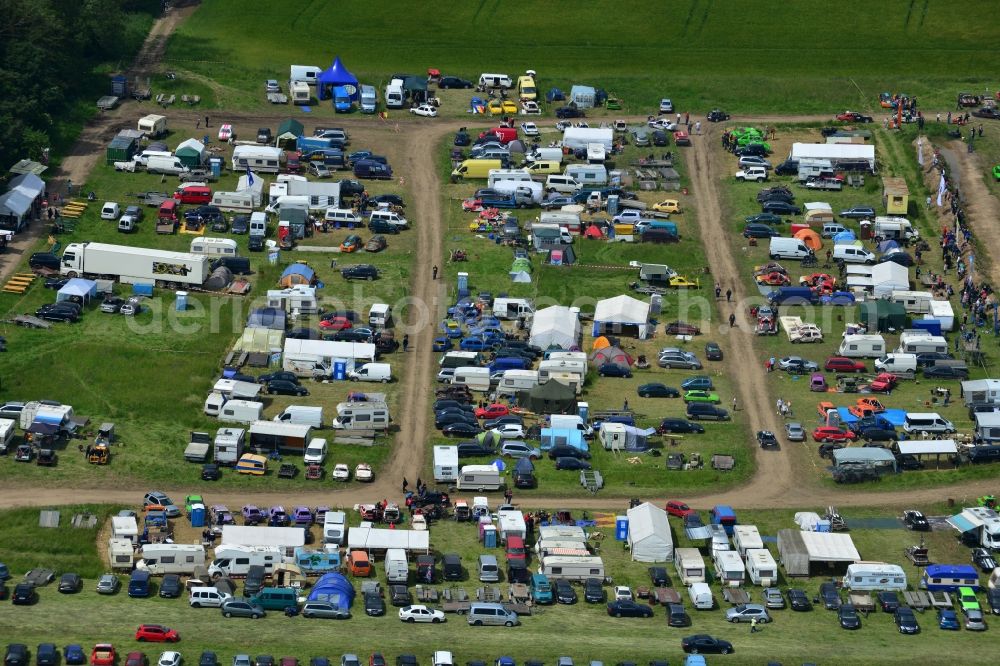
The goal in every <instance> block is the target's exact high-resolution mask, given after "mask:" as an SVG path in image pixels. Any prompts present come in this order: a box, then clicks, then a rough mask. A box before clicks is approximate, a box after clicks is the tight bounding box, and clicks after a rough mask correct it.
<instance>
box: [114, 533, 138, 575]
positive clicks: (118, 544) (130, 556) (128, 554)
mask: <svg viewBox="0 0 1000 666" xmlns="http://www.w3.org/2000/svg"><path fill="white" fill-rule="evenodd" d="M108 563H109V564H110V565H111V568H112V569H114V570H115V571H118V570H122V571H131V570H132V568H133V567H134V565H135V548H134V547H133V546H132V542H131V541H129V540H128V539H116V538H114V537H112V538H111V539H108Z"/></svg>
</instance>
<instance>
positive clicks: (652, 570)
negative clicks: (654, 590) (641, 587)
mask: <svg viewBox="0 0 1000 666" xmlns="http://www.w3.org/2000/svg"><path fill="white" fill-rule="evenodd" d="M647 571H648V573H649V581H650V582H651V583H652V584H653V585H655V586H656V587H667V586H668V585H670V576H669V575H668V574H667V570H666V569H665V568H663V567H649V569H647Z"/></svg>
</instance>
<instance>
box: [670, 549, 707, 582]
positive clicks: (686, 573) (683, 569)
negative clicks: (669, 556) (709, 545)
mask: <svg viewBox="0 0 1000 666" xmlns="http://www.w3.org/2000/svg"><path fill="white" fill-rule="evenodd" d="M674 569H675V570H676V571H677V576H678V577H679V578H680V581H681V584H683V585H693V584H695V583H704V582H705V560H704V559H703V558H702V556H701V552H700V551H699V550H698V549H697V548H675V549H674Z"/></svg>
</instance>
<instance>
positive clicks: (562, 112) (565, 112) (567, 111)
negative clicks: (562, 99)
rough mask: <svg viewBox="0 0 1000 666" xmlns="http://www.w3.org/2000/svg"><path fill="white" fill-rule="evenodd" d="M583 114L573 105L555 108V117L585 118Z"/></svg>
mask: <svg viewBox="0 0 1000 666" xmlns="http://www.w3.org/2000/svg"><path fill="white" fill-rule="evenodd" d="M586 117H587V114H585V113H584V112H583V111H581V110H580V109H578V108H576V107H575V106H560V107H559V108H558V109H556V118H586Z"/></svg>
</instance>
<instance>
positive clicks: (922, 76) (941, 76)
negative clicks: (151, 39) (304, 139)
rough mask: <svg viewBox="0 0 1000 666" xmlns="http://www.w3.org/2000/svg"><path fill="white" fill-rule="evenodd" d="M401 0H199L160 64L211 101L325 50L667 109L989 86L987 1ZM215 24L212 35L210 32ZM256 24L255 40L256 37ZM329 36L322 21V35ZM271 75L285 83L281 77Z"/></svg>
mask: <svg viewBox="0 0 1000 666" xmlns="http://www.w3.org/2000/svg"><path fill="white" fill-rule="evenodd" d="M443 9H444V8H443V7H442V6H441V5H438V4H434V3H430V4H417V5H414V4H412V3H403V2H389V3H381V4H380V5H379V6H378V7H377V8H375V7H372V6H371V5H368V4H365V3H336V4H329V3H325V2H320V1H317V0H313V1H311V2H302V3H297V4H296V5H295V6H294V7H288V6H285V5H282V4H254V5H251V6H247V5H246V4H245V3H242V2H236V1H234V0H219V1H217V2H211V3H206V4H205V5H204V6H203V7H201V8H200V9H199V10H198V12H197V13H196V14H195V16H194V17H193V18H192V20H190V21H188V22H186V23H185V24H183V25H182V26H181V28H180V29H179V31H178V32H177V34H176V35H175V36H174V37H173V38H172V39H171V41H170V45H169V48H168V52H167V59H166V63H165V64H166V66H167V67H169V68H171V69H178V70H182V71H187V72H191V73H192V74H194V75H196V76H197V77H200V78H203V79H212V80H214V81H215V83H213V84H211V87H213V88H214V89H215V95H216V101H217V103H218V104H220V105H222V106H223V107H227V106H232V103H233V102H239V103H248V104H256V105H261V104H263V103H264V101H263V95H262V92H263V82H264V80H265V79H267V78H275V79H278V80H279V81H284V80H286V78H287V72H288V66H289V65H292V64H307V65H318V66H320V67H327V66H328V65H329V63H330V62H331V61H332V60H333V58H334V57H335V56H337V55H340V56H341V58H342V59H343V61H344V63H345V64H346V65H347V67H348V68H350V69H351V70H352V71H353V73H354V74H355V75H356V76H357V77H359V79H361V80H362V82H365V83H371V84H374V85H376V86H377V87H378V88H379V89H380V93H379V94H380V95H381V89H382V88H383V87H384V84H385V83H387V82H388V80H389V76H390V74H393V73H397V72H408V73H411V74H416V75H423V74H424V73H425V71H426V69H427V68H429V67H436V68H439V69H440V70H441V71H442V72H444V73H447V74H456V75H460V76H463V77H465V78H468V79H473V80H475V79H478V76H479V74H480V73H481V72H485V71H501V72H507V73H509V74H510V75H511V76H516V75H518V74H520V73H521V72H523V71H524V70H525V69H535V70H537V71H538V75H539V78H538V83H539V88H540V90H541V91H543V92H544V91H547V90H548V89H549V88H551V87H552V86H558V87H560V88H563V89H564V90H566V89H568V88H569V87H570V85H572V84H573V83H583V84H589V85H594V86H598V87H602V88H605V89H606V90H608V91H610V92H613V93H617V94H618V95H619V96H621V97H622V98H623V100H624V104H625V110H626V111H630V112H632V113H646V112H647V110H648V109H650V108H651V107H653V106H654V105H655V104H656V102H657V101H658V99H659V98H660V97H671V98H673V100H674V104H675V105H677V106H678V108H679V109H680V110H681V111H684V110H687V109H692V110H697V111H700V112H704V111H707V110H708V109H710V108H712V107H713V106H722V107H726V108H728V109H729V110H730V111H738V112H741V113H747V112H762V111H767V112H775V111H781V112H783V113H793V112H820V113H829V112H832V111H834V110H835V109H837V108H838V107H842V106H849V107H851V108H855V107H862V108H870V107H872V106H877V100H878V94H879V93H881V92H882V91H886V90H888V91H892V92H903V93H908V94H910V95H917V96H918V98H919V99H920V101H921V102H923V106H925V108H931V106H932V105H938V107H940V108H944V109H947V108H950V107H951V105H952V104H953V103H954V99H955V95H956V94H957V93H958V92H960V91H961V90H969V89H971V90H972V91H974V92H980V91H981V90H982V89H983V88H990V89H993V88H994V87H995V83H996V82H995V80H994V75H993V72H994V71H995V70H996V68H997V65H998V64H1000V61H998V59H997V55H996V54H995V53H994V51H993V49H991V48H989V45H990V44H992V43H994V42H995V41H996V36H997V29H996V25H995V24H994V23H992V22H990V21H988V20H982V19H983V13H984V12H986V13H987V14H988V12H989V11H990V9H989V5H988V4H987V3H982V2H974V3H971V4H966V5H963V9H962V11H953V10H952V8H950V7H949V6H947V5H944V4H941V3H938V2H933V1H931V0H887V1H886V2H880V3H875V4H873V3H865V2H857V1H851V2H843V3H838V4H837V5H836V6H833V7H831V6H828V5H825V4H822V3H815V2H810V3H796V4H795V5H793V6H790V5H788V3H785V2H777V1H775V0H768V1H766V2H748V1H747V0H741V1H739V2H729V3H725V4H720V3H717V2H713V1H711V0H684V1H682V0H673V1H670V2H665V3H648V2H639V1H635V0H629V1H628V2H625V3H618V4H616V5H615V7H614V9H613V10H612V9H611V8H610V7H608V6H607V5H603V4H600V3H596V4H589V5H581V4H579V3H573V2H565V1H564V0H560V1H559V2H547V3H537V2H523V1H521V2H496V1H484V2H476V3H464V4H459V5H454V6H449V7H448V8H447V10H446V11H443ZM223 26H224V28H225V32H226V36H227V38H226V39H225V40H220V39H218V35H219V31H220V29H222V27H223ZM263 35H266V36H267V37H266V38H263V39H262V36H263ZM331 35H336V38H335V39H333V40H332V39H331ZM283 85H284V84H283Z"/></svg>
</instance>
